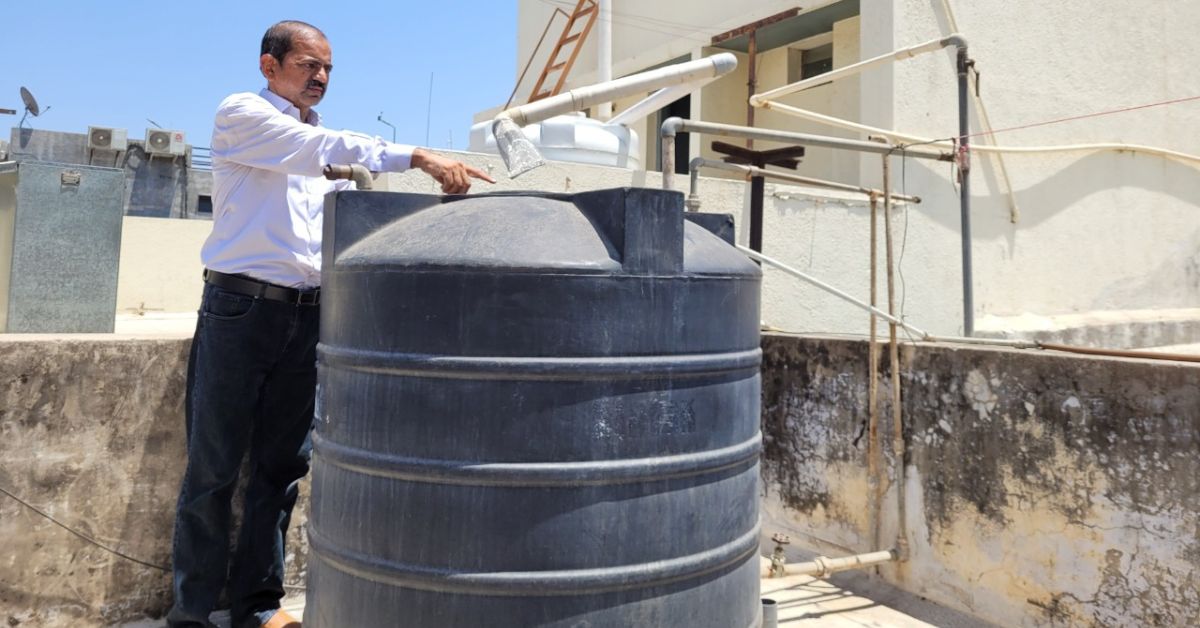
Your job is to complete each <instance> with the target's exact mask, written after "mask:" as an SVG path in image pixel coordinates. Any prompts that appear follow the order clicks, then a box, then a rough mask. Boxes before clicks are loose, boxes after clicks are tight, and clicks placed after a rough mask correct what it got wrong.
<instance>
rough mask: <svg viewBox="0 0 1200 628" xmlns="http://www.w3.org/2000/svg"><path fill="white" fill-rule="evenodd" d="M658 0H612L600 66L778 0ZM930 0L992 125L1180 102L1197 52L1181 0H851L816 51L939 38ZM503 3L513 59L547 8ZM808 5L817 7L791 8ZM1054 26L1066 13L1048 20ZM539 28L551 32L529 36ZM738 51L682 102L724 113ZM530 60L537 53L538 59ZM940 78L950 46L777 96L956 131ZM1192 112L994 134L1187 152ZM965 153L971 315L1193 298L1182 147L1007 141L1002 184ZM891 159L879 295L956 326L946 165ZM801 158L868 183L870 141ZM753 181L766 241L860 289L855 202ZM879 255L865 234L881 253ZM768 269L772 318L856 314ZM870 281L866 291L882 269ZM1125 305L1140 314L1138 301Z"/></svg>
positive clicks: (827, 322) (981, 323)
mask: <svg viewBox="0 0 1200 628" xmlns="http://www.w3.org/2000/svg"><path fill="white" fill-rule="evenodd" d="M677 4H680V3H654V5H653V6H650V5H647V4H646V3H638V4H637V5H636V6H634V3H632V2H630V3H623V2H620V1H617V2H614V11H615V15H616V16H617V17H616V20H615V24H614V34H613V49H614V75H616V76H620V75H621V74H623V73H628V72H634V71H638V70H641V69H644V68H646V67H650V66H653V65H656V64H659V63H663V62H665V61H668V60H670V59H673V58H676V57H678V56H680V55H687V54H690V55H693V56H697V57H698V56H702V55H705V54H709V53H711V52H714V51H715V50H714V49H708V48H705V47H704V46H705V44H706V43H707V41H709V40H710V38H711V36H712V35H714V34H717V33H720V32H723V31H725V30H728V29H730V28H733V27H736V26H740V25H742V24H745V23H748V22H751V21H753V20H755V19H761V18H762V17H765V16H768V15H772V14H774V13H777V12H779V11H782V10H784V9H788V8H792V6H794V5H788V3H776V2H766V1H762V2H752V3H750V4H748V5H747V4H745V3H743V4H739V5H732V4H727V3H723V2H717V1H716V0H707V1H702V2H689V3H687V4H688V7H687V8H686V9H684V8H683V7H681V6H676V5H677ZM947 5H949V6H951V7H952V8H953V10H954V12H955V13H954V17H955V20H956V23H957V29H958V30H959V31H960V32H961V33H963V34H964V35H965V36H966V38H967V39H968V41H969V42H970V54H971V57H972V58H973V59H975V60H976V62H977V65H976V67H977V69H978V70H979V71H980V73H981V76H982V79H981V81H980V84H979V89H980V94H981V96H982V99H983V101H984V103H985V105H986V107H987V111H988V113H989V114H990V118H991V121H992V126H993V128H997V129H999V128H1007V127H1012V126H1019V125H1022V124H1027V123H1037V122H1043V121H1048V120H1054V119H1059V118H1065V117H1071V116H1076V115H1081V114H1087V113H1092V112H1102V111H1108V110H1113V109H1118V108H1122V107H1128V106H1133V105H1140V104H1147V103H1154V102H1160V101H1166V100H1170V99H1173V98H1180V97H1185V96H1189V95H1191V94H1190V93H1189V92H1187V90H1186V86H1188V85H1194V84H1197V83H1198V82H1200V67H1197V66H1196V65H1195V64H1191V63H1188V62H1186V61H1185V60H1186V59H1189V58H1191V57H1193V56H1195V55H1194V54H1192V53H1194V52H1195V51H1196V47H1197V44H1196V43H1195V40H1194V38H1192V37H1190V35H1189V33H1188V30H1187V29H1188V26H1189V25H1190V24H1194V23H1196V22H1197V19H1200V5H1197V4H1195V3H1177V2H1171V1H1169V0H1151V1H1150V2H1141V3H1129V2H1119V1H1116V0H1106V1H1104V2H1101V3H1099V4H1097V3H1077V2H1067V3H1051V4H1046V3H1043V2H1036V1H1034V0H1019V1H1017V2H1005V3H999V2H964V1H962V0H949V1H948V2H942V1H941V0H935V1H929V0H895V1H892V2H863V3H861V15H860V16H859V18H857V20H846V21H844V22H840V23H838V24H836V25H835V27H834V49H835V56H834V62H835V65H838V66H840V65H844V64H845V63H847V62H850V61H853V60H858V59H865V58H870V57H873V56H876V55H880V54H884V53H886V52H889V51H891V50H894V49H896V48H900V47H905V46H911V45H914V44H917V43H921V42H924V41H928V40H931V39H936V38H941V37H944V36H946V35H947V34H949V33H950V32H951V31H952V30H953V29H952V28H951V26H950V19H949V17H948V14H947V12H946V10H945V6H947ZM518 8H519V11H520V14H521V15H520V19H519V24H520V28H519V32H518V41H519V46H518V49H519V53H518V54H519V56H520V58H521V61H522V65H523V62H524V60H525V56H524V55H526V54H527V51H528V50H530V49H532V46H533V44H534V43H535V42H536V38H537V36H538V35H540V33H541V29H542V27H543V26H544V24H545V19H546V17H547V16H548V13H549V11H550V10H551V9H550V8H549V7H547V5H546V4H545V3H543V2H541V1H540V0H527V1H522V2H519V3H518ZM812 8H817V7H816V6H813V7H808V6H806V7H805V10H806V11H807V10H809V9H812ZM685 15H686V16H687V18H686V19H685V17H684V16H685ZM684 22H687V23H690V24H692V25H693V26H697V27H701V28H698V30H697V31H689V30H687V29H686V28H680V27H679V26H678V24H679V23H684ZM1063 24H1070V25H1071V28H1069V29H1063V28H1062V25H1063ZM671 25H674V28H672V27H671ZM535 26H536V28H534V27H535ZM553 37H554V33H553V32H552V34H551V35H550V36H549V38H551V39H553ZM706 38H707V39H706ZM589 54H594V51H592V44H589V46H586V47H585V48H584V51H583V53H582V55H581V58H580V61H579V62H578V63H577V70H576V71H575V72H573V73H572V77H573V79H572V80H573V81H575V82H577V83H578V84H586V83H587V82H588V81H589V80H590V78H591V77H590V76H589V75H588V74H586V71H587V68H590V67H591V65H592V61H591V60H590V59H591V57H588V56H587V55H589ZM782 56H785V55H784V53H783V52H782V51H780V52H767V53H764V54H762V55H760V61H759V70H760V71H759V74H760V76H761V77H762V79H761V80H762V81H763V83H762V88H761V89H769V88H770V87H772V86H775V82H777V81H779V80H780V77H781V76H782V75H783V74H782V73H783V68H784V67H785V66H784V64H783V63H782V61H781V57H782ZM740 58H741V59H742V61H743V63H742V64H741V67H739V68H738V70H737V71H736V72H734V73H733V74H731V75H729V76H727V77H724V78H722V79H721V80H718V81H716V82H714V83H712V84H710V85H709V86H708V87H706V88H705V89H704V90H703V91H702V93H700V95H699V96H694V101H693V114H694V115H697V116H699V117H700V118H701V119H704V120H709V121H716V122H730V123H738V124H741V123H744V121H745V97H746V85H745V83H746V80H747V74H746V69H745V55H741V56H740ZM518 67H521V66H518ZM534 67H535V68H539V67H540V65H539V63H538V62H535V63H534ZM531 72H535V70H531ZM955 90H956V84H955V71H954V58H953V52H951V51H942V52H938V53H934V54H929V55H925V56H922V57H919V58H915V59H908V60H905V61H901V62H897V63H896V64H892V65H888V66H884V67H881V68H877V69H873V70H869V71H867V72H865V73H864V74H862V75H860V76H859V77H856V78H847V79H843V80H840V81H837V82H835V83H833V84H832V85H828V86H823V87H819V88H816V89H814V90H812V92H811V93H809V94H806V95H798V96H793V97H789V98H792V99H801V100H804V99H808V100H816V101H818V102H809V103H808V104H811V105H812V108H814V109H816V110H818V111H821V110H822V108H823V107H828V110H829V111H831V112H833V113H834V114H835V115H837V116H839V117H843V118H847V119H850V120H858V121H861V122H863V123H866V124H869V125H872V126H876V127H881V128H885V129H897V130H899V131H902V132H905V133H912V134H917V135H921V136H928V137H931V138H946V137H952V136H954V135H955V134H956V133H957V105H956V103H957V100H956V92H955ZM823 99H824V100H823ZM785 102H787V101H786V100H785ZM971 116H972V120H973V122H972V128H973V130H974V131H976V132H978V131H979V129H980V127H979V123H978V116H979V113H978V111H972V113H971ZM756 120H757V124H759V125H761V126H772V127H776V128H782V129H786V130H794V131H816V132H820V133H823V134H829V135H845V136H856V133H855V132H848V131H842V130H838V129H834V128H831V127H823V128H822V127H817V126H814V125H812V124H810V123H806V122H802V121H800V120H799V119H798V118H792V117H787V116H780V115H778V114H772V113H769V112H764V111H761V110H760V111H759V112H757V113H756ZM1198 124H1200V106H1197V105H1196V103H1179V104H1176V105H1171V106H1165V107H1159V108H1150V109H1142V110H1137V111H1130V112H1126V113H1120V114H1115V115H1109V116H1102V117H1093V118H1088V119H1084V120H1078V121H1072V122H1065V123H1061V124H1054V125H1049V126H1039V127H1036V128H1031V129H1027V130H1020V131H1012V132H1006V133H1002V134H999V135H997V136H996V138H997V140H1003V143H1004V144H1009V145H1018V146H1034V145H1047V144H1080V143H1090V142H1126V143H1135V144H1146V145H1152V146H1160V147H1164V148H1168V149H1173V150H1177V151H1183V152H1187V153H1192V154H1200V139H1197V137H1196V134H1195V133H1192V132H1191V130H1192V129H1194V128H1196V127H1197V126H1198ZM644 126H650V125H644ZM643 130H644V131H645V132H648V133H650V134H651V136H653V134H654V133H655V131H654V129H653V128H644V129H643ZM858 137H861V136H858ZM712 139H713V138H711V137H704V138H696V139H694V140H693V146H694V147H695V146H699V145H702V146H704V147H707V145H708V143H709V142H710V141H711V140H712ZM980 140H981V138H977V139H976V140H975V142H976V143H977V144H978V143H980ZM734 141H735V142H736V140H734ZM655 144H656V141H655V140H654V138H653V137H647V138H645V142H644V145H645V146H647V150H651V149H652V148H653V146H654V145H655ZM694 150H702V151H707V148H703V149H695V148H694ZM972 161H973V164H974V168H973V172H972V175H971V182H972V195H971V196H972V206H973V207H972V222H973V225H972V232H973V233H972V236H973V237H972V246H973V262H974V277H973V281H972V285H973V288H974V293H975V294H974V299H975V307H974V315H975V319H976V329H977V330H981V331H983V332H986V333H1019V328H1020V322H1021V320H1022V319H1023V318H1025V317H1028V316H1030V315H1037V316H1040V317H1043V318H1046V319H1048V320H1050V321H1051V323H1050V324H1051V326H1054V325H1056V324H1057V323H1056V322H1054V321H1056V320H1057V319H1059V318H1070V317H1076V316H1082V315H1088V314H1091V313H1099V314H1104V313H1106V312H1110V311H1126V310H1138V311H1141V312H1143V313H1144V312H1145V311H1147V310H1156V309H1162V310H1165V309H1179V308H1195V307H1196V305H1197V304H1200V222H1198V221H1197V220H1196V216H1197V215H1198V212H1197V210H1198V209H1200V208H1198V207H1197V204H1198V203H1200V200H1198V199H1200V167H1198V166H1197V164H1196V163H1195V162H1191V163H1188V162H1184V161H1175V160H1170V159H1165V158H1162V157H1157V156H1151V155H1146V154H1142V153H1132V152H1082V151H1079V152H1064V153H1052V154H1012V155H1007V156H1005V157H1004V164H1005V165H1006V166H1007V172H1008V179H1009V180H1010V181H1011V188H1012V193H1011V195H1010V193H1009V186H1007V185H1005V184H1004V182H1003V181H1004V177H1003V175H1002V172H1001V170H1000V168H999V165H998V161H997V160H996V159H995V158H993V157H987V156H984V155H982V154H981V153H976V154H975V155H974V156H973V160H972ZM647 163H648V164H653V163H654V161H653V160H648V161H647ZM892 163H893V177H892V183H893V186H894V187H895V188H897V189H900V190H904V191H906V192H907V193H909V194H915V195H918V196H920V197H922V199H923V202H922V203H921V204H920V205H914V206H906V207H899V208H898V209H897V212H896V213H895V214H894V217H895V218H896V225H895V227H894V229H895V232H896V237H897V245H896V246H897V254H896V257H897V263H898V265H899V269H900V271H899V275H902V278H901V277H899V276H898V277H897V281H896V283H897V284H898V288H897V289H898V293H897V301H898V305H902V308H901V309H902V310H903V313H904V314H905V315H906V316H907V317H908V319H909V320H910V321H911V322H913V323H915V324H918V325H921V326H922V327H924V328H927V329H928V330H930V331H932V332H935V333H959V332H961V331H962V329H963V312H962V287H961V286H962V271H961V268H962V264H961V241H960V238H959V232H960V219H959V201H958V192H957V190H956V187H955V186H956V182H955V175H954V173H952V171H951V168H950V165H949V164H946V163H939V162H927V161H919V160H915V159H903V158H894V159H893V160H892ZM801 172H804V173H808V174H817V175H826V174H827V175H828V176H829V178H832V179H835V180H840V181H845V182H860V183H863V184H866V185H870V186H875V187H878V186H881V185H882V160H881V159H880V158H879V157H877V156H864V157H860V156H856V155H849V154H836V153H833V152H831V151H824V150H822V149H816V148H813V149H810V152H809V156H808V157H807V158H806V160H805V163H804V164H803V165H802V166H801ZM718 176H727V175H718ZM768 196H773V197H774V198H773V200H771V201H770V202H769V205H768V206H769V208H770V209H769V211H768V212H767V217H766V225H765V240H766V247H767V252H768V253H770V254H772V255H775V256H777V257H778V258H780V259H782V260H784V261H787V262H790V263H792V264H793V265H796V266H798V267H800V268H802V269H810V270H813V271H814V272H816V273H817V274H818V276H820V277H822V278H823V279H826V280H828V281H831V282H833V283H835V284H836V285H838V286H839V287H841V288H844V289H847V290H849V291H850V292H852V293H854V294H856V295H858V296H862V297H866V295H867V293H868V288H869V286H868V283H869V282H868V279H867V263H866V260H867V259H868V254H869V242H868V235H867V234H868V233H869V231H870V211H869V208H868V207H867V206H866V204H865V203H861V202H858V201H853V202H843V201H842V200H835V201H832V202H829V201H826V200H825V199H822V198H819V197H818V198H806V197H803V196H797V195H795V194H794V193H792V192H790V191H788V190H786V189H782V188H780V187H778V186H776V187H774V188H772V187H771V186H770V185H768ZM1011 199H1015V202H1014V201H1013V200H1011ZM771 205H774V207H770V206H771ZM1014 206H1015V208H1016V211H1014ZM772 210H773V211H772ZM882 250H883V244H882V242H881V244H880V255H881V258H882V255H883V253H882ZM771 275H772V272H769V273H768V278H767V283H766V284H765V287H764V290H765V292H764V304H765V307H766V311H767V312H769V313H772V314H773V316H772V318H771V319H769V322H771V323H772V324H775V325H777V326H779V327H781V328H785V329H793V330H811V331H838V332H847V331H849V332H861V331H863V330H864V329H865V326H866V321H865V319H864V318H862V316H861V315H860V314H859V313H858V310H855V309H853V308H850V307H849V306H845V305H843V304H841V303H840V302H839V301H837V300H836V299H834V298H833V297H830V296H827V295H825V294H824V293H821V292H820V291H817V290H815V289H812V288H808V287H805V286H802V285H800V284H798V283H795V282H793V281H791V280H787V281H777V280H774V279H773V278H772V277H771ZM879 286H880V288H879V289H880V295H881V296H880V299H881V302H882V300H883V299H884V298H885V297H884V296H883V295H884V287H883V286H884V281H883V279H882V273H881V278H880V279H879ZM1137 316H1139V317H1143V318H1144V317H1145V316H1150V317H1151V318H1153V315H1152V314H1150V315H1145V314H1138V315H1137Z"/></svg>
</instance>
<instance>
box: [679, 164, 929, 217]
mask: <svg viewBox="0 0 1200 628" xmlns="http://www.w3.org/2000/svg"><path fill="white" fill-rule="evenodd" d="M701 168H713V169H716V170H727V171H729V172H738V173H743V174H745V175H746V176H747V177H749V176H751V175H759V176H763V177H767V178H770V179H778V180H780V181H789V182H792V183H801V184H804V185H811V186H813V187H820V188H828V189H830V190H842V191H844V192H857V193H859V194H864V195H866V196H877V195H882V194H883V192H880V191H879V190H872V189H870V188H864V187H862V186H858V185H850V184H847V183H838V182H836V181H826V180H824V179H814V178H812V177H805V176H801V175H798V174H791V173H790V172H778V171H775V170H767V169H766V168H759V167H757V166H745V165H742V164H731V163H726V162H724V161H718V160H715V159H706V158H704V157H697V158H695V159H693V160H692V161H691V163H690V164H688V176H689V178H690V183H689V187H688V197H687V208H688V211H698V210H699V209H700V169H701ZM892 199H893V200H897V201H903V202H906V203H920V202H921V197H919V196H906V195H904V194H893V195H892Z"/></svg>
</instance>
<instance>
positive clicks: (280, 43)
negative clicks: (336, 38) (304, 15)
mask: <svg viewBox="0 0 1200 628" xmlns="http://www.w3.org/2000/svg"><path fill="white" fill-rule="evenodd" d="M305 32H311V33H316V34H318V35H320V36H321V38H322V39H324V38H325V33H322V32H321V29H319V28H317V27H316V26H313V25H312V24H308V23H306V22H301V21H299V20H284V21H282V22H279V23H277V24H275V25H274V26H272V27H271V28H268V29H267V32H266V34H264V35H263V40H262V52H260V53H259V54H260V55H265V54H269V55H271V56H272V57H275V59H277V60H278V61H279V62H280V63H282V62H283V58H284V57H285V56H287V53H289V52H291V50H292V40H293V39H295V37H296V35H299V34H301V33H305Z"/></svg>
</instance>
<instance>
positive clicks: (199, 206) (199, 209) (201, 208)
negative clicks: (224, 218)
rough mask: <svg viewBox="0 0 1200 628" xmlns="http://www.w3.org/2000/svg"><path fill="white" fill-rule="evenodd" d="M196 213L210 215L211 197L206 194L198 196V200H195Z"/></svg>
mask: <svg viewBox="0 0 1200 628" xmlns="http://www.w3.org/2000/svg"><path fill="white" fill-rule="evenodd" d="M196 213H197V214H211V213H212V197H211V196H209V195H207V194H201V195H200V198H199V199H197V200H196Z"/></svg>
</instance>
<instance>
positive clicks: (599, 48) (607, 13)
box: [596, 0, 612, 120]
mask: <svg viewBox="0 0 1200 628" xmlns="http://www.w3.org/2000/svg"><path fill="white" fill-rule="evenodd" d="M597 35H598V36H599V37H597V39H596V61H597V63H598V66H597V67H596V82H597V83H607V82H608V81H611V80H612V0H600V24H599V32H598V33H597ZM611 117H612V103H611V102H604V103H600V104H599V105H596V119H598V120H608V119H609V118H611Z"/></svg>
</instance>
